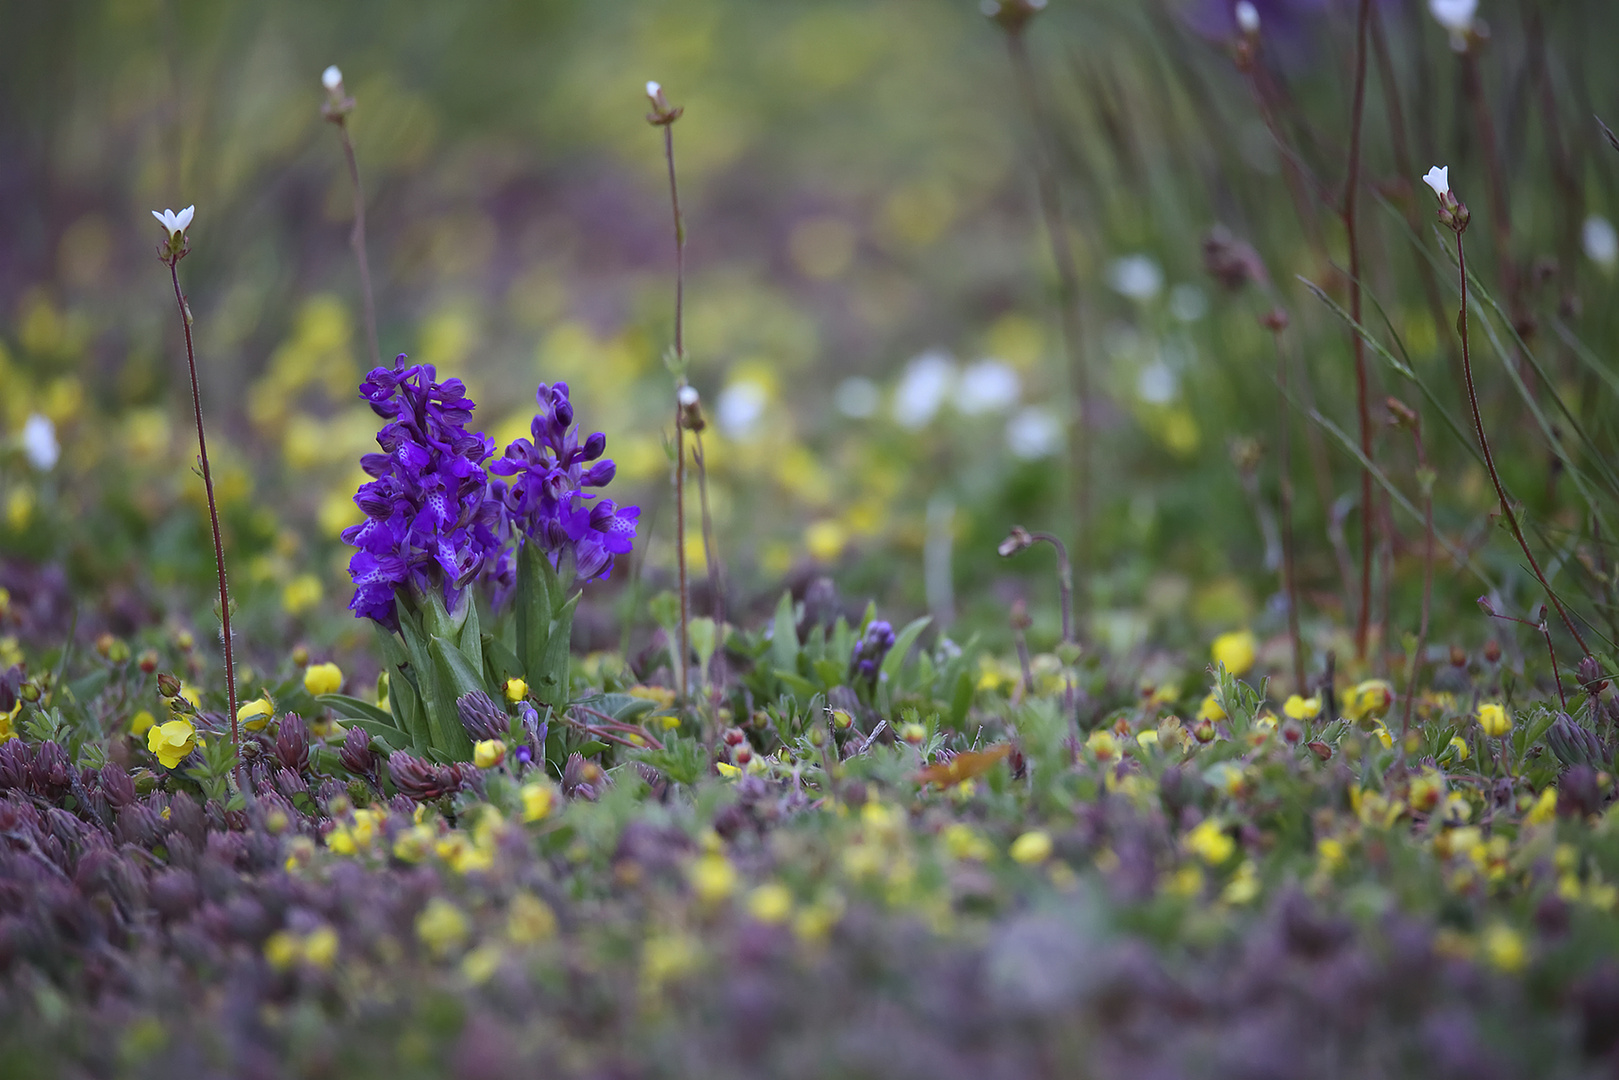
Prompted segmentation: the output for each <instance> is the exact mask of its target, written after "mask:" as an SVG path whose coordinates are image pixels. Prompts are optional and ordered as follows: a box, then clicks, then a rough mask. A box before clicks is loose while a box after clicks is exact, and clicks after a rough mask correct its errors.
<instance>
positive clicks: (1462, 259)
mask: <svg viewBox="0 0 1619 1080" xmlns="http://www.w3.org/2000/svg"><path fill="white" fill-rule="evenodd" d="M1440 207H1441V208H1440V211H1439V213H1440V219H1441V220H1442V221H1444V222H1445V224H1446V225H1448V226H1449V227H1450V228H1451V230H1452V231H1453V232H1454V233H1455V234H1456V266H1457V270H1458V271H1459V272H1460V276H1461V293H1462V298H1461V311H1460V312H1459V313H1458V315H1457V317H1456V326H1457V329H1458V330H1460V332H1461V337H1462V376H1463V378H1464V379H1465V380H1466V382H1467V405H1468V408H1469V409H1470V410H1472V414H1473V433H1474V435H1476V436H1477V437H1478V445H1479V450H1480V451H1482V452H1483V455H1484V467H1485V468H1486V469H1487V470H1488V471H1489V474H1490V483H1492V484H1494V485H1495V497H1496V499H1497V501H1498V502H1499V503H1500V505H1501V516H1502V517H1504V518H1506V521H1507V527H1508V528H1510V529H1511V530H1512V536H1513V538H1514V539H1515V540H1517V541H1518V547H1519V548H1520V549H1522V551H1523V556H1524V558H1525V559H1527V560H1528V561H1529V569H1530V570H1532V571H1533V572H1534V575H1535V580H1536V581H1538V582H1540V587H1541V588H1542V589H1544V590H1545V592H1546V596H1547V598H1548V599H1550V600H1551V602H1552V606H1553V607H1555V608H1556V609H1557V614H1558V616H1559V617H1560V618H1561V619H1562V620H1563V625H1564V626H1565V627H1567V628H1568V632H1569V633H1570V634H1572V635H1573V637H1574V640H1575V641H1576V642H1578V643H1579V646H1580V650H1581V651H1582V652H1583V653H1584V654H1585V655H1586V656H1589V655H1591V649H1590V647H1589V646H1587V645H1586V643H1585V638H1584V636H1583V635H1581V633H1580V631H1579V628H1578V627H1576V626H1575V625H1574V620H1573V619H1571V618H1570V617H1569V614H1568V612H1567V611H1566V610H1565V609H1564V608H1563V602H1562V601H1561V600H1559V599H1558V598H1557V594H1556V593H1555V592H1553V591H1552V587H1551V585H1550V584H1549V583H1548V582H1547V581H1546V575H1545V574H1544V573H1543V572H1542V571H1541V569H1540V562H1539V561H1538V560H1537V559H1536V558H1535V553H1534V552H1533V551H1531V550H1530V549H1529V542H1528V541H1527V540H1525V539H1524V535H1523V529H1522V528H1521V527H1519V525H1518V515H1517V514H1516V513H1514V512H1513V510H1512V502H1511V500H1510V499H1508V498H1507V490H1506V487H1505V486H1504V485H1503V484H1502V483H1501V474H1500V473H1499V472H1498V471H1497V470H1496V467H1495V455H1494V454H1493V453H1492V452H1491V451H1490V440H1489V438H1488V437H1486V436H1485V434H1484V419H1483V417H1482V416H1481V415H1480V413H1479V408H1478V390H1477V388H1476V387H1475V386H1474V383H1473V361H1472V354H1471V352H1470V350H1469V347H1468V339H1467V254H1466V250H1465V248H1464V246H1463V243H1462V233H1464V232H1466V231H1467V223H1468V213H1467V207H1466V206H1463V205H1462V204H1461V203H1460V202H1459V201H1458V200H1457V199H1456V197H1455V195H1453V194H1452V193H1451V192H1450V191H1449V190H1446V191H1445V192H1444V193H1443V194H1441V195H1440ZM1554 666H1555V665H1554Z"/></svg>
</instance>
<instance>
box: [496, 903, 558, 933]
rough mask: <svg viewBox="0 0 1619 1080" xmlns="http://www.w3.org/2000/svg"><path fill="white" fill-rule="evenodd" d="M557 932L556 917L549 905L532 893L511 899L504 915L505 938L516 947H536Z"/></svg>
mask: <svg viewBox="0 0 1619 1080" xmlns="http://www.w3.org/2000/svg"><path fill="white" fill-rule="evenodd" d="M556 932H557V917H556V914H555V913H554V912H552V910H551V905H549V904H547V903H546V902H545V901H544V900H541V899H540V898H539V897H537V896H535V895H534V894H532V893H526V892H524V893H518V894H517V895H516V896H514V897H512V902H511V907H510V908H509V909H508V910H507V913H506V936H507V937H509V938H511V940H512V941H513V942H514V943H515V944H518V945H537V944H539V943H540V942H542V941H547V940H549V939H550V938H552V937H553V936H555V934H556Z"/></svg>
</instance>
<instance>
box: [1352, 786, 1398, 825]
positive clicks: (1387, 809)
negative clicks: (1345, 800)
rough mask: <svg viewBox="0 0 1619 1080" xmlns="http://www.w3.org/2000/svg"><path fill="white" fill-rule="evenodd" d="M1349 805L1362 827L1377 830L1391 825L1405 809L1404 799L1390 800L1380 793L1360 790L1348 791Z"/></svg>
mask: <svg viewBox="0 0 1619 1080" xmlns="http://www.w3.org/2000/svg"><path fill="white" fill-rule="evenodd" d="M1349 803H1350V805H1351V806H1352V807H1353V808H1354V811H1355V816H1356V817H1358V818H1360V821H1361V824H1362V825H1369V826H1371V827H1372V828H1377V829H1387V828H1388V827H1390V826H1391V825H1393V824H1394V823H1395V822H1396V821H1398V820H1399V819H1400V817H1401V816H1402V815H1404V813H1405V809H1406V807H1405V800H1404V799H1390V798H1389V797H1388V796H1386V795H1384V794H1383V793H1382V792H1381V791H1365V790H1363V789H1361V788H1350V789H1349Z"/></svg>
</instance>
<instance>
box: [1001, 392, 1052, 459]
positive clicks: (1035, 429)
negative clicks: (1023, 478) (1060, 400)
mask: <svg viewBox="0 0 1619 1080" xmlns="http://www.w3.org/2000/svg"><path fill="white" fill-rule="evenodd" d="M1006 447H1007V449H1008V450H1010V451H1012V453H1013V455H1015V456H1016V457H1020V458H1022V459H1023V460H1025V461H1032V460H1034V459H1035V458H1043V457H1050V456H1051V455H1053V454H1055V453H1056V452H1057V451H1058V450H1060V449H1062V421H1060V420H1058V419H1057V417H1056V416H1055V415H1054V414H1053V413H1052V412H1051V411H1050V410H1049V409H1043V408H1041V407H1040V406H1038V405H1030V406H1028V407H1027V408H1025V409H1020V410H1019V411H1018V412H1017V414H1016V415H1014V416H1013V417H1012V419H1010V420H1008V421H1007V422H1006Z"/></svg>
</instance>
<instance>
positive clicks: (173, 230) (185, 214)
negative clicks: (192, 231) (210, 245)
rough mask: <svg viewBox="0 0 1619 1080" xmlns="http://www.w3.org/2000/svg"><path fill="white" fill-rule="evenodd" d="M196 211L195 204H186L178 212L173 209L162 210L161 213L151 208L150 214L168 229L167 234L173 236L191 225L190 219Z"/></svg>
mask: <svg viewBox="0 0 1619 1080" xmlns="http://www.w3.org/2000/svg"><path fill="white" fill-rule="evenodd" d="M196 213H197V208H196V207H195V206H188V207H186V208H185V209H184V210H182V211H180V212H179V213H178V214H176V213H175V212H174V211H173V210H164V211H162V212H161V213H159V212H158V211H156V210H153V211H152V216H153V217H155V218H157V220H158V222H159V223H160V224H161V225H162V226H163V227H164V228H165V229H167V230H168V231H169V236H171V237H175V236H179V235H180V234H181V233H183V232H185V231H186V229H188V228H190V227H191V219H192V218H193V217H195V216H196Z"/></svg>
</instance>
